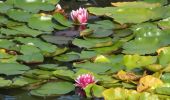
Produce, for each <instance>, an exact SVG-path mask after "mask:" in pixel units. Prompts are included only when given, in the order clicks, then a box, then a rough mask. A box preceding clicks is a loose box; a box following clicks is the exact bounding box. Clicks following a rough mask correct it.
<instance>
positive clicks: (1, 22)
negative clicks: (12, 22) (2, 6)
mask: <svg viewBox="0 0 170 100" xmlns="http://www.w3.org/2000/svg"><path fill="white" fill-rule="evenodd" d="M7 21H8V19H7V18H5V16H2V15H0V25H2V24H6V23H7Z"/></svg>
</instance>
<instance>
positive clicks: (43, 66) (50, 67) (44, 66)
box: [38, 64, 67, 71]
mask: <svg viewBox="0 0 170 100" xmlns="http://www.w3.org/2000/svg"><path fill="white" fill-rule="evenodd" d="M38 67H39V68H40V69H42V70H52V71H54V70H57V69H59V67H58V64H40V65H38ZM63 69H64V68H63ZM66 69H67V68H66Z"/></svg>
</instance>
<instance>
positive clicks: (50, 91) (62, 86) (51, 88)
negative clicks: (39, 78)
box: [30, 82, 75, 97]
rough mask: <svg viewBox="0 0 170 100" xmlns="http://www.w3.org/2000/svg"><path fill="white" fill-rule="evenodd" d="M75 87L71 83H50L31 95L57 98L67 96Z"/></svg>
mask: <svg viewBox="0 0 170 100" xmlns="http://www.w3.org/2000/svg"><path fill="white" fill-rule="evenodd" d="M74 88H75V87H74V85H73V84H72V83H69V82H49V83H46V84H44V85H42V86H41V87H40V88H38V89H35V90H32V91H31V92H30V93H31V95H35V96H42V97H44V96H57V95H63V94H67V93H69V92H71V91H73V90H74Z"/></svg>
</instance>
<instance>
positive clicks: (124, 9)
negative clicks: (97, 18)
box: [88, 2, 162, 24]
mask: <svg viewBox="0 0 170 100" xmlns="http://www.w3.org/2000/svg"><path fill="white" fill-rule="evenodd" d="M140 3H141V2H136V3H135V4H133V3H131V2H130V3H129V4H128V5H123V6H120V7H105V8H100V7H90V8H88V10H89V12H90V13H92V14H95V15H106V16H109V17H111V18H114V20H115V21H116V22H118V23H121V24H124V23H141V22H145V21H148V20H150V19H157V18H158V17H160V16H161V15H162V12H160V11H157V10H155V9H154V8H155V6H150V8H149V6H146V7H145V5H148V4H147V3H143V4H142V5H141V4H140ZM158 6H159V5H158ZM151 15H152V16H151Z"/></svg>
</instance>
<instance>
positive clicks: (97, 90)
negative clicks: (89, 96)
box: [92, 84, 105, 98]
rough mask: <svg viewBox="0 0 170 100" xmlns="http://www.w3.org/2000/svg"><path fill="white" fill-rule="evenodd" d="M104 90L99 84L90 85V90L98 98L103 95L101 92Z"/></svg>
mask: <svg viewBox="0 0 170 100" xmlns="http://www.w3.org/2000/svg"><path fill="white" fill-rule="evenodd" d="M104 90H105V88H104V87H103V86H99V85H96V84H94V85H93V87H92V91H93V94H94V96H95V97H97V98H100V97H103V95H102V92H103V91H104Z"/></svg>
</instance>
